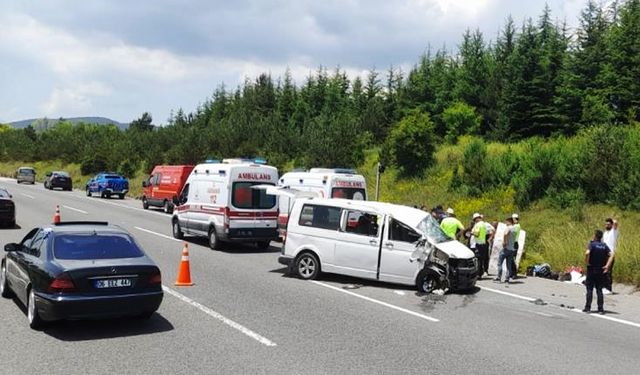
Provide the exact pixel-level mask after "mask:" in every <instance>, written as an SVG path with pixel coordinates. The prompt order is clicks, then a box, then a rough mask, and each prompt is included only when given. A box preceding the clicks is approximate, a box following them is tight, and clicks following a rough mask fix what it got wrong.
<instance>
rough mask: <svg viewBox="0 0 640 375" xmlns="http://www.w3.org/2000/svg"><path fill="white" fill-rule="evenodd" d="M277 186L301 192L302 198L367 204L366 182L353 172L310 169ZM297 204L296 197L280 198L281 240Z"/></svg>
mask: <svg viewBox="0 0 640 375" xmlns="http://www.w3.org/2000/svg"><path fill="white" fill-rule="evenodd" d="M278 186H280V187H282V188H286V189H291V190H292V191H300V192H301V193H300V194H297V196H299V197H305V196H306V197H314V196H315V197H318V198H343V199H353V200H367V182H366V180H365V178H364V176H362V175H359V174H357V172H356V171H354V170H353V169H344V168H331V169H329V168H311V169H310V170H309V171H293V172H288V173H285V174H284V175H282V177H280V179H279V180H278ZM305 193H306V194H305ZM294 200H295V197H291V196H287V195H279V211H280V214H279V216H278V228H279V231H280V235H281V236H282V237H284V236H285V235H286V227H287V221H288V218H289V212H290V211H291V208H292V207H293V201H294Z"/></svg>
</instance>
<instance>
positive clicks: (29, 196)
mask: <svg viewBox="0 0 640 375" xmlns="http://www.w3.org/2000/svg"><path fill="white" fill-rule="evenodd" d="M20 195H24V196H25V197H27V198H30V199H35V198H36V197H34V196H33V195H29V194H25V193H20Z"/></svg>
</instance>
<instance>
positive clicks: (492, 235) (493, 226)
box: [482, 217, 498, 276]
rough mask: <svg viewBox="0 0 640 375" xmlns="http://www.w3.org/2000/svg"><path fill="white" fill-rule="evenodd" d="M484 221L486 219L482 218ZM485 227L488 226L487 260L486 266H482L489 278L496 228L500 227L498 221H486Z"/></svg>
mask: <svg viewBox="0 0 640 375" xmlns="http://www.w3.org/2000/svg"><path fill="white" fill-rule="evenodd" d="M482 220H484V217H483V218H482ZM484 223H485V225H486V226H487V258H486V259H485V264H483V265H482V268H483V269H484V272H486V273H487V276H491V275H490V274H489V260H490V259H491V252H492V251H493V240H494V238H495V235H496V228H497V227H498V222H497V221H493V222H490V221H488V220H487V221H485V222H484Z"/></svg>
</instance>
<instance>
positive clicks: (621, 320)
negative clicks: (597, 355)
mask: <svg viewBox="0 0 640 375" xmlns="http://www.w3.org/2000/svg"><path fill="white" fill-rule="evenodd" d="M480 289H482V290H486V291H488V292H493V293H498V294H503V295H505V296H509V297H513V298H518V299H522V300H525V301H529V302H533V301H535V300H536V299H535V298H531V297H525V296H521V295H518V294H514V293H509V292H503V291H501V290H497V289H492V288H487V287H485V286H481V287H480ZM570 310H571V311H573V312H576V313H580V314H584V313H583V312H582V310H580V309H570ZM586 315H589V316H592V317H594V318H600V319H605V320H609V321H611V322H616V323H620V324H625V325H628V326H631V327H636V328H640V323H635V322H630V321H628V320H624V319H618V318H614V317H611V316H608V315H600V314H586Z"/></svg>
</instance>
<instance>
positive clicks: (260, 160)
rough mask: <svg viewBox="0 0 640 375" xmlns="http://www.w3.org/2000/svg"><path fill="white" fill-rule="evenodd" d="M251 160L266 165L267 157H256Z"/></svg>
mask: <svg viewBox="0 0 640 375" xmlns="http://www.w3.org/2000/svg"><path fill="white" fill-rule="evenodd" d="M253 162H254V163H256V164H260V165H267V159H265V158H256V159H255V160H253Z"/></svg>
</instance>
